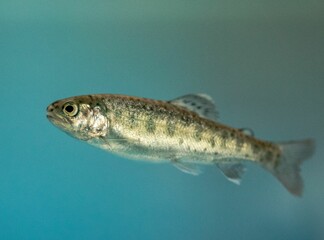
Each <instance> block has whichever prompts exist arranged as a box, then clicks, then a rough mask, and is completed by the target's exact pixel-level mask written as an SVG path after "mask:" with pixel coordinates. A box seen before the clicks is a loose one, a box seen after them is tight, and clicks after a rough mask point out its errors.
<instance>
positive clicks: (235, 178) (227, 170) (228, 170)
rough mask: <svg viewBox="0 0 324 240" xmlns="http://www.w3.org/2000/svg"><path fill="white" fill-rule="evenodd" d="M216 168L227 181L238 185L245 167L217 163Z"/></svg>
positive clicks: (235, 164) (239, 164) (236, 164)
mask: <svg viewBox="0 0 324 240" xmlns="http://www.w3.org/2000/svg"><path fill="white" fill-rule="evenodd" d="M217 167H218V168H219V169H220V170H221V171H222V173H223V174H224V175H225V177H226V178H227V179H228V180H229V181H231V182H233V183H235V184H237V185H240V183H241V180H242V176H243V174H244V172H245V167H244V166H243V165H242V164H241V163H234V164H232V163H218V164H217Z"/></svg>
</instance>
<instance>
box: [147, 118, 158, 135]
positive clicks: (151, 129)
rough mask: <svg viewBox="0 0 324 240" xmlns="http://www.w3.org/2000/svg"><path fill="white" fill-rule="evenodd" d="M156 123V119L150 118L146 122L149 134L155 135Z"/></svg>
mask: <svg viewBox="0 0 324 240" xmlns="http://www.w3.org/2000/svg"><path fill="white" fill-rule="evenodd" d="M155 128H156V126H155V122H154V119H153V118H152V117H150V118H149V119H148V120H147V122H146V130H147V131H148V132H149V133H154V132H155Z"/></svg>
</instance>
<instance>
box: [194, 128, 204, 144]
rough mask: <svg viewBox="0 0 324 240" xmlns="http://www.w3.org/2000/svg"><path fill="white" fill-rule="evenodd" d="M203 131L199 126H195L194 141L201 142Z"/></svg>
mask: <svg viewBox="0 0 324 240" xmlns="http://www.w3.org/2000/svg"><path fill="white" fill-rule="evenodd" d="M202 132H203V129H202V127H201V126H196V128H195V140H196V141H197V142H199V141H201V138H202Z"/></svg>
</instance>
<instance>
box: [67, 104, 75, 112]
mask: <svg viewBox="0 0 324 240" xmlns="http://www.w3.org/2000/svg"><path fill="white" fill-rule="evenodd" d="M73 110H74V107H73V106H71V105H68V106H66V107H65V111H67V112H68V113H71V112H73Z"/></svg>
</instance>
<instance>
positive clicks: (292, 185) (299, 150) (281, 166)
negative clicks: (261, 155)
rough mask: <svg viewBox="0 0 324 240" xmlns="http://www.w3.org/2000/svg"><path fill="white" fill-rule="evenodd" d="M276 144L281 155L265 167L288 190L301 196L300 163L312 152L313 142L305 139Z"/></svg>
mask: <svg viewBox="0 0 324 240" xmlns="http://www.w3.org/2000/svg"><path fill="white" fill-rule="evenodd" d="M278 146H279V148H280V150H281V155H280V158H279V160H278V162H277V164H276V165H275V166H272V167H270V166H266V168H267V169H268V170H269V171H270V172H271V173H272V174H273V175H274V176H275V177H276V178H277V179H278V180H279V181H280V182H281V183H282V185H284V187H285V188H286V189H287V190H288V191H289V192H291V193H292V194H294V195H296V196H301V195H302V193H303V179H302V177H301V175H300V165H301V164H302V163H303V161H304V160H306V159H308V158H310V157H311V156H312V154H313V153H314V150H315V142H314V140H312V139H305V140H301V141H289V142H283V143H279V144H278Z"/></svg>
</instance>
